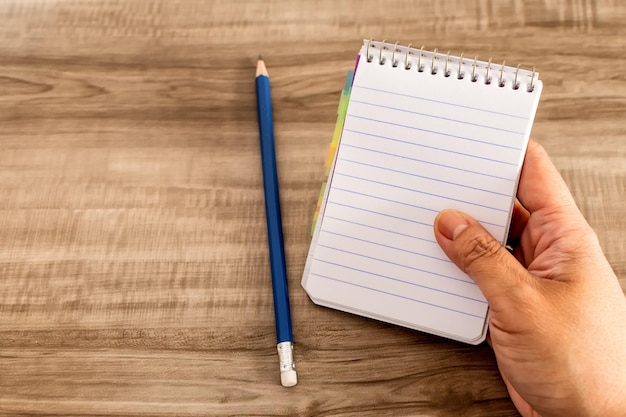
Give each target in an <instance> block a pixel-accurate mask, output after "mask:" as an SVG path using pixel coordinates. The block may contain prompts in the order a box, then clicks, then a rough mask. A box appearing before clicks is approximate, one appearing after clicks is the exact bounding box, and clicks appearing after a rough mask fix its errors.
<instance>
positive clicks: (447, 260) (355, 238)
mask: <svg viewBox="0 0 626 417" xmlns="http://www.w3.org/2000/svg"><path fill="white" fill-rule="evenodd" d="M321 231H322V232H326V233H330V234H331V235H335V236H341V237H345V238H346V239H353V240H358V241H359V242H364V243H369V244H371V245H376V246H382V247H383V248H388V249H393V250H397V251H400V252H405V253H410V254H411V255H417V256H423V257H424V258H430V259H434V260H436V261H441V262H445V263H452V261H451V260H450V259H448V258H439V257H437V256H432V255H426V254H425V253H420V252H414V251H412V250H408V249H402V248H398V247H395V246H391V245H385V244H383V243H378V242H373V241H371V240H366V239H361V238H358V237H354V236H350V235H344V234H343V233H337V232H331V231H330V230H325V229H323V228H322V229H321Z"/></svg>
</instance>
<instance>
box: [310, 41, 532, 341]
mask: <svg viewBox="0 0 626 417" xmlns="http://www.w3.org/2000/svg"><path fill="white" fill-rule="evenodd" d="M368 42H369V41H364V44H363V46H362V48H361V51H360V54H359V59H358V66H357V69H356V72H355V74H354V79H353V85H352V89H351V93H350V98H349V103H348V107H347V112H346V115H345V122H344V125H343V131H342V134H341V139H340V141H339V146H338V148H337V152H336V156H335V161H334V165H333V166H332V170H331V172H330V175H329V179H328V185H327V187H326V192H325V195H324V198H323V202H322V204H321V205H320V213H319V218H318V221H317V224H316V227H315V231H314V235H313V239H312V242H311V247H310V250H309V255H308V257H307V263H306V266H305V270H304V274H303V278H302V285H303V287H304V289H305V290H306V292H307V293H308V295H309V296H310V298H311V299H312V300H313V302H315V303H316V304H320V305H324V306H327V307H332V308H335V309H339V310H343V311H346V312H351V313H355V314H359V315H362V316H366V317H370V318H374V319H378V320H382V321H386V322H390V323H395V324H398V325H401V326H405V327H409V328H412V329H416V330H421V331H425V332H428V333H432V334H436V335H440V336H443V337H447V338H450V339H454V340H458V341H462V342H465V343H471V344H478V343H480V342H481V341H483V340H484V338H485V335H486V330H487V320H488V305H487V302H486V300H485V299H484V297H483V295H482V293H481V292H480V290H479V288H478V287H477V286H476V284H475V283H474V282H473V281H472V280H471V279H470V278H469V277H468V276H467V275H466V274H464V273H463V272H462V271H461V270H459V269H458V268H457V267H456V266H455V265H454V264H453V263H452V262H451V261H450V260H449V259H448V258H447V257H446V255H445V254H444V253H443V252H442V250H441V249H440V248H439V246H438V244H437V242H436V241H435V238H434V233H433V221H434V219H435V217H436V215H437V213H438V212H440V211H441V210H444V209H457V210H461V211H463V212H466V213H468V214H470V215H471V216H473V217H475V218H476V219H477V220H478V221H480V222H481V223H482V225H483V226H484V227H485V228H486V229H487V230H488V231H489V232H490V233H491V234H492V235H493V236H494V237H495V238H496V239H497V240H498V241H500V242H501V243H504V242H505V240H506V236H507V233H508V228H509V223H510V219H511V211H512V207H513V203H514V198H515V194H516V190H517V182H518V179H519V175H520V172H521V167H522V163H523V159H524V155H525V151H526V146H527V144H528V139H529V135H530V130H531V127H532V122H533V119H534V116H535V112H536V108H537V104H538V101H539V96H540V94H541V89H542V83H541V82H540V81H539V80H538V77H537V74H536V73H531V72H530V71H525V70H520V69H516V68H511V67H501V66H499V65H493V64H488V63H485V62H481V61H478V62H475V61H471V60H464V61H460V59H461V58H456V57H449V56H444V55H441V54H439V55H437V54H434V53H432V52H420V51H416V50H409V49H407V48H404V47H400V48H398V49H397V50H395V52H394V51H393V49H395V47H394V46H393V45H391V46H390V47H388V49H384V48H385V45H383V44H381V43H371V42H370V43H369V46H368ZM380 48H383V49H382V51H381V49H380ZM368 52H369V53H368ZM381 52H382V53H381ZM407 52H412V53H411V54H409V58H408V59H407V57H406V53H407ZM368 56H369V58H370V60H368ZM381 58H382V59H381ZM418 58H419V60H418ZM433 60H434V64H433ZM368 61H370V62H368ZM381 61H382V63H381ZM444 61H445V62H444ZM446 62H447V64H446ZM459 62H461V67H460V70H459ZM394 64H395V66H394ZM407 64H408V65H407ZM418 65H419V67H420V68H422V69H423V71H421V72H420V71H418ZM407 66H408V67H409V68H408V69H406V67H407ZM487 66H489V71H487ZM502 68H503V69H502ZM433 70H434V71H433ZM501 70H502V71H501ZM516 71H517V74H516ZM433 72H435V73H434V74H433ZM459 74H462V75H463V77H462V78H459ZM446 75H447V76H446ZM487 77H489V79H490V83H485V81H486V80H487ZM531 77H533V79H532V89H533V91H531V92H529V91H527V90H528V86H529V85H530V83H531ZM472 78H475V80H474V81H473V80H472ZM513 83H516V84H517V85H518V88H517V89H514V88H513ZM501 84H503V86H500V85H501Z"/></svg>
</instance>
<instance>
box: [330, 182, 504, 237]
mask: <svg viewBox="0 0 626 417" xmlns="http://www.w3.org/2000/svg"><path fill="white" fill-rule="evenodd" d="M333 190H338V191H343V192H346V193H351V194H356V195H360V196H363V197H369V198H375V199H377V200H382V201H388V202H390V203H396V204H402V205H404V206H408V207H413V208H418V209H421V210H426V211H431V212H433V213H439V211H440V210H435V209H433V208H428V207H422V206H417V205H415V204H410V203H404V202H402V201H396V200H391V199H389V198H385V197H379V196H375V195H371V194H365V193H360V192H358V191H353V190H348V189H346V188H341V187H333ZM329 203H332V204H339V205H342V206H345V207H350V208H355V209H357V210H360V208H359V207H355V206H350V205H347V204H340V203H336V202H333V201H329ZM366 211H370V210H366ZM370 212H371V213H375V214H381V215H383V216H387V214H384V213H380V212H377V211H370ZM388 216H390V217H395V216H391V215H388ZM396 218H398V219H400V220H406V221H410V222H412V223H416V222H415V221H413V220H411V219H406V218H402V217H396ZM476 220H478V222H479V223H482V224H488V225H491V226H495V227H501V228H504V227H505V226H503V225H501V224H497V223H492V222H487V221H484V220H480V219H476ZM420 224H424V225H427V226H432V224H426V223H420Z"/></svg>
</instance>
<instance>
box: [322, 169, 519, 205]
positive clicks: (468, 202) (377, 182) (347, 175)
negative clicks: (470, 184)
mask: <svg viewBox="0 0 626 417" xmlns="http://www.w3.org/2000/svg"><path fill="white" fill-rule="evenodd" d="M333 175H339V176H342V177H348V178H354V179H357V180H361V181H367V182H372V183H374V184H380V185H386V186H388V187H394V188H399V189H401V190H406V191H412V192H414V193H419V194H425V195H429V196H432V197H438V198H443V199H445V200H450V201H456V202H459V203H465V204H470V205H472V206H478V207H483V208H486V209H489V210H494V211H500V212H502V213H508V212H509V211H508V210H503V209H499V208H496V207H491V206H486V205H484V204H478V203H472V202H471V201H466V200H460V199H457V198H452V197H447V196H444V195H438V194H433V193H428V192H426V191H420V190H415V189H413V188H408V187H401V186H399V185H394V184H388V183H386V182H381V181H375V180H370V179H368V178H361V177H357V176H356V175H349V174H343V173H341V172H337V171H335V173H334V174H333Z"/></svg>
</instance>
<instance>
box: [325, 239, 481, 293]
mask: <svg viewBox="0 0 626 417" xmlns="http://www.w3.org/2000/svg"><path fill="white" fill-rule="evenodd" d="M317 246H319V247H322V248H326V249H331V250H336V251H338V252H343V253H348V254H350V255H354V256H360V257H362V258H367V259H371V260H373V261H378V262H383V263H386V264H390V265H395V266H399V267H402V268H407V269H411V270H413V271H418V272H423V273H425V274H429V275H435V276H438V277H442V278H446V279H452V280H454V281H459V282H464V283H466V284H469V285H476V283H475V282H474V281H468V280H465V279H461V278H455V277H452V276H450V275H446V274H440V273H438V272H434V271H429V270H426V269H421V268H416V267H414V266H409V265H403V264H399V263H397V262H391V261H386V260H384V259H379V258H375V257H373V256H368V255H363V254H362V253H356V252H351V251H349V250H345V249H339V248H335V247H333V246H328V245H322V244H320V243H318V244H317Z"/></svg>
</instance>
